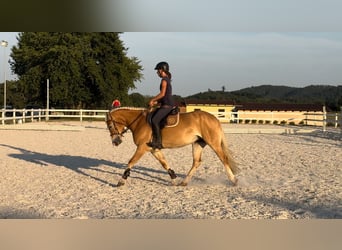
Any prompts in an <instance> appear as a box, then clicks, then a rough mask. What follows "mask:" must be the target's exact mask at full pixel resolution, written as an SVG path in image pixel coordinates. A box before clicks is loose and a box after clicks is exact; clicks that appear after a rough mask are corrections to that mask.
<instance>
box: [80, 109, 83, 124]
mask: <svg viewBox="0 0 342 250" xmlns="http://www.w3.org/2000/svg"><path fill="white" fill-rule="evenodd" d="M82 115H83V113H82V109H80V121H81V122H82V121H83V117H82Z"/></svg>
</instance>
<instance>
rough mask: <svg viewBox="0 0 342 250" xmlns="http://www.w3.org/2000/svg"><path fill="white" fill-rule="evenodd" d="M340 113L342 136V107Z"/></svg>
mask: <svg viewBox="0 0 342 250" xmlns="http://www.w3.org/2000/svg"><path fill="white" fill-rule="evenodd" d="M340 111H341V113H340V124H339V125H340V132H341V134H342V106H341V107H340Z"/></svg>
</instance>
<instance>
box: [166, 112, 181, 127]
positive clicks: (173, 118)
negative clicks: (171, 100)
mask: <svg viewBox="0 0 342 250" xmlns="http://www.w3.org/2000/svg"><path fill="white" fill-rule="evenodd" d="M178 122H179V113H177V114H175V115H168V116H167V118H166V124H165V127H168V128H170V127H176V126H177V125H178Z"/></svg>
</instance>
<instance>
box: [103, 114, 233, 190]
mask: <svg viewBox="0 0 342 250" xmlns="http://www.w3.org/2000/svg"><path fill="white" fill-rule="evenodd" d="M149 112H150V111H149V110H148V109H144V108H127V107H122V108H117V109H113V110H111V111H110V112H108V113H107V116H106V123H107V127H108V129H109V131H110V136H111V139H112V143H113V145H115V146H118V145H119V144H120V143H121V142H122V140H121V138H122V136H123V135H124V133H126V132H127V131H128V130H131V132H132V135H133V141H134V143H135V145H136V146H137V149H136V151H135V153H134V155H133V156H132V158H131V159H130V160H129V162H128V165H127V168H126V170H125V171H124V173H123V175H122V178H121V179H120V180H119V182H118V186H121V185H124V184H125V182H126V180H127V177H128V176H129V175H130V171H131V169H132V167H133V165H134V164H135V163H136V162H137V161H138V160H139V159H140V158H141V157H142V156H143V155H144V154H145V153H146V152H151V153H152V155H153V156H154V157H155V158H156V159H157V160H158V161H159V162H160V163H161V165H162V166H163V167H164V169H165V170H166V171H167V172H168V173H169V175H170V177H171V181H172V183H173V184H175V179H176V177H177V176H176V174H175V172H174V171H173V170H172V169H171V168H170V167H169V165H168V163H167V162H166V160H165V157H164V155H163V153H162V152H161V150H160V149H152V148H151V147H149V146H148V145H147V144H146V143H147V142H149V141H150V140H151V136H152V129H151V127H150V125H149V123H148V122H147V115H148V114H149ZM179 115H180V117H179V123H178V125H177V126H174V127H165V128H163V129H162V130H161V135H162V144H163V148H178V147H183V146H185V145H189V144H192V154H193V164H192V167H191V169H190V171H189V172H188V174H187V175H186V177H185V178H184V180H183V181H182V182H181V183H179V184H178V185H182V186H186V185H187V184H188V182H189V181H190V179H191V177H192V176H193V174H194V173H195V171H196V169H197V168H198V167H199V165H200V163H201V155H202V150H203V148H204V147H205V146H206V145H209V146H210V147H211V148H212V149H213V150H214V152H215V153H216V154H217V156H218V157H219V159H220V160H221V161H222V163H223V165H224V167H225V169H226V173H227V176H228V179H229V180H230V181H231V182H232V183H233V184H234V185H236V184H237V178H236V177H235V175H234V174H236V173H237V171H238V167H237V166H236V165H235V163H234V161H233V160H232V158H231V157H230V154H229V151H228V147H227V143H226V139H225V135H224V133H223V130H222V127H221V123H220V121H219V120H218V119H217V118H216V117H215V116H213V115H212V114H210V113H207V112H205V111H194V112H189V113H180V114H179Z"/></svg>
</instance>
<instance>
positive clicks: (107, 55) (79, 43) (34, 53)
mask: <svg viewBox="0 0 342 250" xmlns="http://www.w3.org/2000/svg"><path fill="white" fill-rule="evenodd" d="M126 52H127V48H125V47H124V46H123V43H122V41H121V40H120V38H119V33H113V32H106V33H78V32H71V33H65V32H22V33H20V34H19V36H18V45H17V46H14V47H13V48H12V53H11V57H12V58H13V62H11V68H12V71H13V72H14V73H16V74H17V75H18V76H19V83H18V84H19V86H20V89H21V91H22V93H23V95H24V96H25V101H26V102H27V103H35V104H40V105H43V104H44V103H45V102H46V79H49V81H50V92H49V93H50V106H52V107H61V108H108V106H109V105H110V104H111V102H112V100H113V98H114V97H117V98H119V99H120V101H121V103H125V101H129V95H128V91H129V90H130V89H134V88H135V83H134V82H135V81H140V79H141V77H142V66H141V65H140V61H138V59H137V58H136V57H132V58H129V57H128V56H127V54H126Z"/></svg>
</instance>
